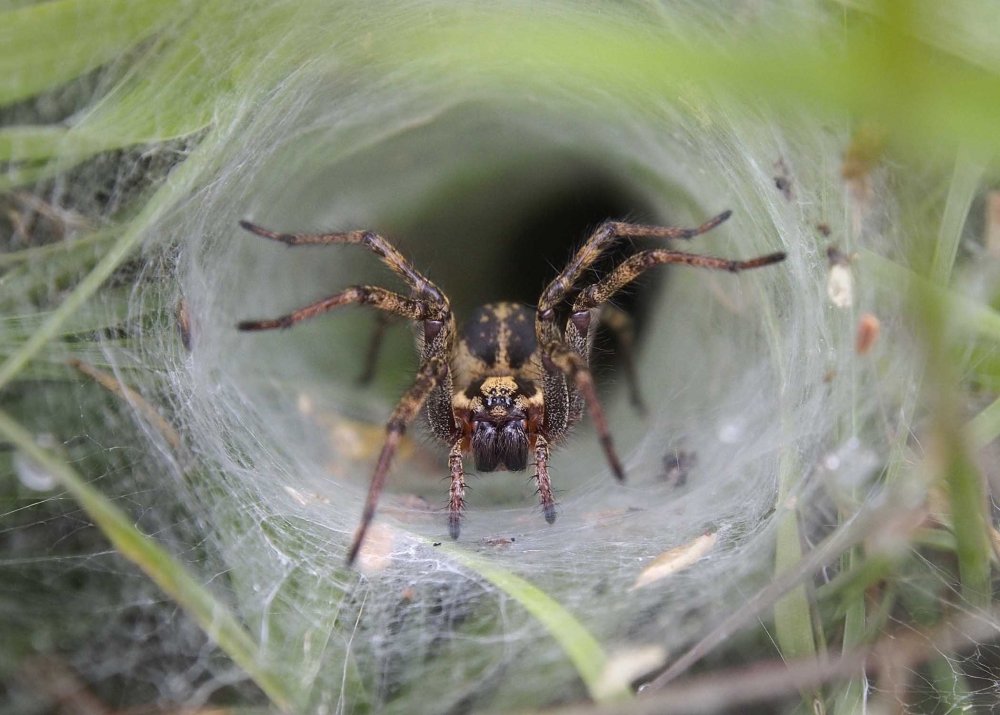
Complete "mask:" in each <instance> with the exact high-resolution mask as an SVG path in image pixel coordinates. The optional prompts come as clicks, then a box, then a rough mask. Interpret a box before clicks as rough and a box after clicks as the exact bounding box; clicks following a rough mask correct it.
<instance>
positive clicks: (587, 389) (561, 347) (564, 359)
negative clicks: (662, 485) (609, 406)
mask: <svg viewBox="0 0 1000 715" xmlns="http://www.w3.org/2000/svg"><path fill="white" fill-rule="evenodd" d="M542 364H543V365H544V366H545V369H546V370H548V371H549V372H561V373H562V374H563V375H565V376H566V379H567V380H572V381H573V384H574V386H575V388H576V389H577V390H578V391H579V392H580V394H581V395H583V399H584V402H585V403H586V405H587V411H588V412H589V413H590V421H591V422H593V423H594V429H595V430H596V431H597V438H598V439H599V440H600V442H601V447H602V448H603V449H604V456H605V457H606V458H607V460H608V465H609V466H610V467H611V472H612V473H613V474H614V475H615V478H616V479H617V480H618V481H620V482H623V481H625V470H624V469H623V468H622V464H621V460H619V459H618V453H617V452H616V451H615V445H614V442H613V441H612V439H611V432H610V431H609V430H608V421H607V419H606V418H605V417H604V408H602V407H601V402H600V400H598V399H597V389H596V388H595V387H594V377H593V375H592V374H591V372H590V368H589V367H588V366H587V362H586V360H584V358H583V357H582V356H581V355H580V354H579V353H578V352H577V351H576V350H574V349H573V348H571V347H570V346H569V345H567V344H566V342H565V341H563V340H552V341H550V342H548V343H546V344H545V347H544V348H543V351H542ZM539 486H541V485H539ZM546 518H547V517H546Z"/></svg>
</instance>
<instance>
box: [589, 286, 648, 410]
mask: <svg viewBox="0 0 1000 715" xmlns="http://www.w3.org/2000/svg"><path fill="white" fill-rule="evenodd" d="M598 323H599V324H600V325H603V326H605V327H607V328H608V329H609V330H611V332H612V333H613V334H614V336H615V342H616V343H617V346H618V354H619V355H620V357H621V361H622V367H623V368H624V369H625V383H626V384H627V385H628V392H629V398H630V399H631V401H632V406H633V407H635V409H636V411H637V412H639V414H641V415H644V414H646V404H645V402H644V401H643V399H642V392H641V391H640V390H639V376H638V373H636V370H635V351H634V350H633V348H634V347H635V330H634V329H633V324H632V316H631V315H629V314H628V313H626V312H625V311H624V310H622V309H621V308H616V307H615V306H613V305H611V304H610V303H605V304H604V305H602V306H601V313H600V316H599V317H598Z"/></svg>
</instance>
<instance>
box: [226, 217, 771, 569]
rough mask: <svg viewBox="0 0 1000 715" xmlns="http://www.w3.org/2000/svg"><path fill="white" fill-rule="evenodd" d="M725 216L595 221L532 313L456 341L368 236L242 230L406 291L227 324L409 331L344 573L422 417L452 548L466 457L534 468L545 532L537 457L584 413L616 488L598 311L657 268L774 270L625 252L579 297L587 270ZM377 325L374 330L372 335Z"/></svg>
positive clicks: (496, 318) (615, 322) (352, 291)
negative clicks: (377, 270)
mask: <svg viewBox="0 0 1000 715" xmlns="http://www.w3.org/2000/svg"><path fill="white" fill-rule="evenodd" d="M729 216H730V212H729V211H725V212H723V213H721V214H719V215H718V216H715V217H714V218H712V219H709V220H708V221H706V222H705V223H703V224H702V225H701V226H698V227H697V228H677V227H672V226H646V225H641V224H633V223H624V222H620V221H606V222H605V223H603V224H601V226H600V227H598V229H597V230H596V231H594V232H593V233H592V234H591V235H590V237H589V238H588V239H587V241H586V242H585V243H584V244H583V246H582V247H581V248H580V249H579V250H578V251H577V252H576V253H575V254H574V255H573V257H572V259H571V260H570V261H569V263H568V264H567V265H566V267H565V268H563V270H562V271H561V272H560V273H559V274H558V275H557V276H556V277H555V278H553V279H552V281H551V282H550V283H549V284H548V286H547V287H546V288H545V290H544V291H542V295H541V297H540V298H539V299H538V305H537V307H535V308H534V309H532V308H530V307H528V306H524V305H518V304H516V303H491V304H488V305H484V306H481V307H479V308H477V309H476V310H475V311H473V313H472V315H471V316H470V317H469V320H468V321H467V322H466V323H465V325H464V327H463V328H462V330H461V331H458V330H457V329H456V325H455V317H454V315H453V314H452V312H451V305H450V304H449V302H448V298H447V297H446V296H445V295H444V293H443V292H441V290H440V289H439V288H438V287H437V286H436V285H434V283H432V282H431V281H430V280H428V279H427V278H425V277H424V276H423V274H421V273H420V272H419V271H417V269H416V268H414V267H413V265H412V264H411V263H410V262H409V261H408V260H406V258H404V257H403V255H402V254H401V253H400V252H399V251H397V250H396V249H395V248H394V247H393V246H392V245H391V244H390V243H389V242H388V241H387V240H386V239H385V238H383V237H382V236H380V235H378V234H377V233H373V232H371V231H347V232H343V233H324V234H310V233H277V232H275V231H270V230H268V229H265V228H262V227H260V226H257V225H255V224H252V223H250V222H248V221H241V222H240V226H242V227H243V228H244V229H246V230H247V231H250V232H251V233H254V234H256V235H258V236H263V237H264V238H269V239H272V240H275V241H280V242H282V243H285V244H287V245H289V246H302V245H313V244H331V243H360V244H363V245H364V246H365V247H367V248H368V249H369V250H370V251H372V252H373V253H374V254H375V255H377V256H378V257H379V258H380V259H381V260H382V262H383V263H385V265H387V266H388V267H389V268H390V269H391V270H392V271H393V272H394V273H395V274H396V275H398V276H399V277H400V278H402V279H403V281H405V282H406V284H407V286H408V287H409V295H401V294H399V293H395V292H393V291H390V290H387V289H385V288H382V287H379V286H370V285H356V286H351V287H349V288H346V289H344V290H342V291H340V292H339V293H335V294H334V295H331V296H329V297H328V298H323V299H322V300H320V301H317V302H315V303H312V304H310V305H307V306H305V307H303V308H299V309H298V310H296V311H294V312H292V313H289V314H288V315H283V316H281V317H279V318H273V319H270V320H248V321H243V322H241V323H239V325H238V326H237V327H238V328H239V329H240V330H270V329H272V328H287V327H290V326H292V325H294V324H295V323H298V322H300V321H302V320H306V319H307V318H312V317H314V316H316V315H320V314H321V313H325V312H327V311H329V310H333V309H334V308H338V307H340V306H342V305H348V304H353V303H359V304H364V305H371V306H374V307H375V308H377V309H378V310H381V311H385V312H386V313H388V314H392V315H395V316H401V317H403V318H406V319H408V320H412V321H415V322H416V323H417V327H418V329H417V331H416V344H417V351H418V353H419V354H420V367H419V368H418V370H417V376H416V379H415V380H414V382H413V385H412V386H411V387H410V388H409V389H408V390H407V391H406V392H405V393H404V394H403V396H402V398H401V399H400V400H399V403H398V404H397V405H396V408H395V409H394V410H393V412H392V416H391V417H390V418H389V421H388V422H387V423H386V438H385V444H384V445H383V447H382V451H381V453H380V454H379V458H378V462H377V463H376V464H375V471H374V474H373V475H372V480H371V486H370V487H369V489H368V497H367V500H366V501H365V506H364V511H363V513H362V516H361V523H360V524H359V525H358V528H357V531H356V532H355V534H354V540H353V541H352V543H351V546H350V549H349V551H348V554H347V562H348V563H349V564H350V563H353V561H354V559H355V557H356V556H357V554H358V550H359V549H360V548H361V544H362V543H363V541H364V538H365V533H366V532H367V530H368V527H369V525H370V524H371V521H372V518H373V517H374V515H375V507H376V505H377V504H378V500H379V496H380V495H381V494H382V489H383V487H384V486H385V482H386V476H387V475H388V472H389V466H390V464H391V462H392V457H393V455H394V454H395V452H396V448H397V447H398V446H399V442H400V440H401V438H402V436H403V433H404V432H405V431H406V428H407V426H408V425H409V424H410V422H412V421H413V419H414V418H415V417H416V416H417V413H418V412H420V409H421V407H424V406H425V405H426V413H427V419H428V422H429V423H430V428H431V431H432V432H433V433H434V436H435V437H437V438H438V439H439V440H441V441H442V442H444V444H445V445H447V446H448V447H449V448H450V449H449V452H448V467H449V469H450V471H451V489H450V496H449V500H448V527H449V532H450V534H451V537H452V538H453V539H457V538H458V534H459V527H460V524H461V519H462V512H463V510H464V508H465V488H466V487H465V470H464V468H463V465H462V459H463V456H464V455H465V454H466V453H468V452H470V451H471V452H472V456H473V460H474V462H475V465H476V469H477V470H479V471H482V472H493V471H502V470H511V471H522V470H524V469H525V468H526V467H527V465H528V456H529V453H530V454H531V455H532V456H533V457H534V465H535V472H536V473H535V476H534V479H535V481H536V482H537V484H538V495H539V500H540V501H541V505H542V511H543V513H544V515H545V520H546V521H547V522H548V523H550V524H551V523H553V522H554V521H555V518H556V509H555V500H554V499H553V496H552V483H551V481H550V480H549V450H550V449H551V448H552V446H553V445H554V444H556V443H557V442H558V441H559V440H561V439H562V438H563V437H565V436H566V434H567V433H568V432H569V430H570V428H571V427H573V425H574V424H576V422H578V421H579V419H580V417H581V416H582V415H583V411H584V409H586V410H587V411H588V412H589V413H590V418H591V420H592V421H593V423H594V428H595V429H596V431H597V435H598V438H599V439H600V441H601V446H602V447H603V449H604V454H605V456H606V457H607V460H608V464H609V465H610V467H611V471H612V472H613V473H614V475H615V477H617V478H618V479H619V480H623V479H624V478H625V473H624V471H623V470H622V466H621V462H620V461H619V459H618V455H617V454H616V453H615V448H614V444H613V443H612V440H611V433H610V432H609V431H608V425H607V421H606V420H605V418H604V411H603V410H602V409H601V404H600V402H598V399H597V393H596V391H595V390H594V381H593V378H592V376H591V373H590V369H589V367H588V359H589V355H590V349H591V345H592V344H593V339H594V332H595V330H596V327H597V325H598V324H599V323H601V322H602V321H603V322H604V323H606V324H608V325H610V326H611V327H612V328H613V329H615V330H616V332H618V333H619V335H620V336H621V337H622V338H625V341H624V344H625V345H626V347H627V346H628V343H629V340H628V336H629V335H630V327H629V323H628V322H627V316H624V314H622V313H621V312H620V311H613V310H610V311H609V310H608V306H606V305H605V304H606V302H607V301H608V300H609V299H610V298H611V297H612V296H613V295H614V294H615V293H617V292H618V291H619V290H621V289H622V288H623V287H624V286H626V285H627V284H628V283H630V282H632V281H633V280H635V279H636V278H638V277H639V276H640V275H641V274H642V273H643V272H644V271H646V270H647V269H649V268H652V267H653V266H657V265H660V264H663V263H683V264H686V265H689V266H698V267H701V268H711V269H716V270H725V271H731V272H734V273H735V272H738V271H744V270H748V269H751V268H760V267H761V266H767V265H770V264H772V263H778V262H780V261H782V260H784V258H785V254H784V253H772V254H769V255H766V256H760V257H759V258H752V259H750V260H747V261H731V260H728V259H724V258H713V257H710V256H701V255H696V254H692V253H684V252H681V251H674V250H670V249H667V248H650V249H645V250H640V251H636V252H635V253H633V254H632V255H630V256H629V257H628V258H626V259H625V260H623V261H621V262H620V263H619V264H618V265H617V266H615V267H614V268H613V269H611V270H610V271H608V272H606V273H605V274H604V275H603V276H600V277H599V278H597V279H596V280H593V281H592V282H590V283H589V284H586V285H581V284H582V283H583V282H584V281H583V280H582V279H583V277H584V274H585V272H586V271H587V269H588V268H590V267H591V266H593V265H594V263H595V262H596V261H597V260H598V259H599V258H600V257H601V256H602V255H604V254H605V252H606V251H607V250H608V248H609V247H610V246H611V245H612V244H614V243H616V242H617V241H620V240H622V239H626V238H660V239H671V238H685V239H686V238H694V237H695V236H699V235H701V234H703V233H705V232H707V231H710V230H711V229H713V228H715V227H716V226H718V225H719V224H720V223H722V222H723V221H725V220H726V219H728V218H729ZM380 325H381V324H380ZM626 367H627V368H628V369H627V371H626V377H627V378H628V379H629V382H630V387H631V388H632V394H633V396H634V397H635V396H637V395H638V390H637V389H636V387H635V380H634V376H633V373H632V371H631V366H630V365H628V366H626Z"/></svg>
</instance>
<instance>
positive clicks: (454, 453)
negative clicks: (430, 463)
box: [448, 438, 465, 539]
mask: <svg viewBox="0 0 1000 715" xmlns="http://www.w3.org/2000/svg"><path fill="white" fill-rule="evenodd" d="M448 469H449V470H450V471H451V490H450V491H449V493H448V533H449V534H450V535H451V538H453V539H457V538H458V534H459V532H460V531H461V526H462V511H463V510H464V509H465V470H464V469H463V468H462V438H459V439H458V441H457V442H455V444H453V445H452V447H451V451H450V452H448Z"/></svg>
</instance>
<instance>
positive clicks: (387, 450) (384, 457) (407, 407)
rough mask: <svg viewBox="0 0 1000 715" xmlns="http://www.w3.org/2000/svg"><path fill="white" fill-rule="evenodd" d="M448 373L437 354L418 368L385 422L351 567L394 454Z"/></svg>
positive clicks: (349, 555) (349, 554) (351, 551)
mask: <svg viewBox="0 0 1000 715" xmlns="http://www.w3.org/2000/svg"><path fill="white" fill-rule="evenodd" d="M447 372H448V366H447V364H446V363H445V361H444V360H442V359H441V358H437V357H433V358H431V359H429V360H427V361H426V362H424V363H423V364H422V365H421V366H420V369H419V370H418V371H417V378H416V380H414V382H413V385H411V386H410V389H408V390H407V391H406V392H405V393H403V396H402V397H401V398H400V400H399V403H398V404H397V405H396V409H394V410H393V411H392V416H390V417H389V421H388V422H387V423H386V425H385V432H386V435H385V444H383V445H382V452H381V453H380V454H379V457H378V462H376V464H375V472H374V473H373V474H372V481H371V485H370V486H369V487H368V497H367V498H366V499H365V508H364V511H363V512H362V514H361V523H360V524H358V529H357V531H356V532H355V533H354V539H353V540H352V541H351V547H350V549H349V550H348V552H347V565H348V566H350V565H351V564H353V563H354V560H355V558H357V555H358V551H359V550H360V549H361V544H362V543H364V540H365V534H367V533H368V527H369V526H370V525H371V523H372V518H373V517H374V516H375V507H376V505H377V504H378V500H379V497H380V496H381V495H382V490H383V488H384V487H385V481H386V476H387V475H388V473H389V465H390V464H391V463H392V457H393V455H394V454H395V453H396V449H397V447H399V443H400V441H401V440H402V438H403V434H404V433H405V432H406V428H407V426H408V425H409V424H410V422H412V421H413V419H414V418H415V417H416V416H417V413H419V412H420V408H421V407H422V406H423V404H424V401H425V400H426V399H427V396H428V395H430V393H431V391H432V390H433V389H434V386H435V385H437V384H438V382H439V381H440V380H441V379H442V378H443V377H444V376H445V374H447Z"/></svg>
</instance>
